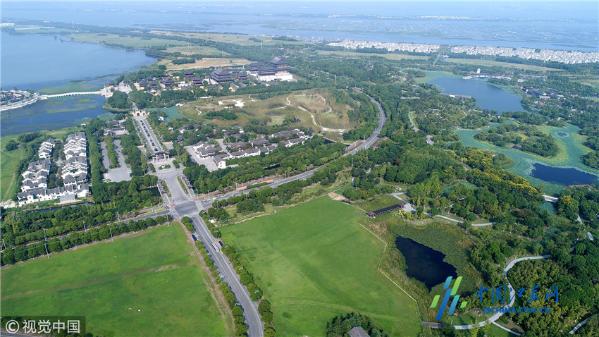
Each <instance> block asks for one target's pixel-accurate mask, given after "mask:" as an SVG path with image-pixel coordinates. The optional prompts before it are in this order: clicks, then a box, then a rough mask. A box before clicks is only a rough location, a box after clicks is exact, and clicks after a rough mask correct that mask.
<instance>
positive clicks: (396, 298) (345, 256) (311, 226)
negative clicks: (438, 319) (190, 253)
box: [222, 197, 420, 337]
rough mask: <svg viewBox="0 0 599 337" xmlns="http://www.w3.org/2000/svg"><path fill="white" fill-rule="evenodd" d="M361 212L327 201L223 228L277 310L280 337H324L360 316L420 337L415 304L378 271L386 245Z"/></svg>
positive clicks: (226, 238)
mask: <svg viewBox="0 0 599 337" xmlns="http://www.w3.org/2000/svg"><path fill="white" fill-rule="evenodd" d="M363 220H365V216H364V215H363V213H362V212H360V211H359V210H358V209H357V208H354V207H352V206H349V205H347V204H344V203H342V202H338V201H333V200H331V199H329V198H328V197H320V198H317V199H314V200H312V201H309V202H306V203H303V204H300V205H298V206H294V207H291V208H286V209H282V210H279V211H278V212H277V213H275V214H274V215H270V216H264V217H259V218H255V219H253V220H250V221H247V222H242V223H239V224H236V225H231V226H229V227H225V228H223V231H222V232H223V239H224V242H225V244H230V245H233V246H234V247H236V248H237V249H238V250H239V251H240V253H241V254H242V256H244V257H245V259H246V264H247V267H248V268H249V269H250V270H251V272H252V273H253V274H254V277H255V278H256V279H257V283H258V285H260V286H261V288H262V289H263V290H264V293H265V296H266V298H267V299H268V300H269V301H270V302H271V303H272V310H273V313H274V322H275V326H276V329H277V335H280V336H310V337H316V336H324V334H325V328H326V323H327V322H328V321H329V320H330V319H331V318H333V317H334V316H335V315H337V314H341V313H348V312H360V313H362V314H365V315H368V316H369V317H371V318H372V319H373V320H374V322H375V323H376V324H377V325H379V326H380V327H382V328H384V329H385V330H386V331H387V332H388V333H389V334H390V335H391V336H416V335H417V334H418V331H419V330H420V317H419V314H418V309H417V306H416V303H415V302H414V301H412V300H411V299H410V298H409V297H408V296H407V295H406V294H405V293H403V292H402V290H400V289H399V288H398V287H397V286H395V285H394V284H393V283H392V282H391V281H390V280H389V279H387V278H385V276H384V275H383V274H382V273H380V272H379V271H378V265H379V261H380V259H381V257H382V255H383V251H384V249H385V247H384V243H383V242H382V241H380V240H379V239H378V238H376V237H375V236H374V235H373V234H371V233H370V232H368V231H367V230H366V229H365V228H364V227H362V226H361V225H360V221H363Z"/></svg>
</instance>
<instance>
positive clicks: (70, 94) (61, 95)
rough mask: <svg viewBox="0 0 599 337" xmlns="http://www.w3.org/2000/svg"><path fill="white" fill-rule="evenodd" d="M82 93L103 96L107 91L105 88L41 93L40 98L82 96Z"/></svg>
mask: <svg viewBox="0 0 599 337" xmlns="http://www.w3.org/2000/svg"><path fill="white" fill-rule="evenodd" d="M80 95H102V96H105V91H104V90H98V91H74V92H65V93H62V94H54V95H40V99H48V98H58V97H66V96H80Z"/></svg>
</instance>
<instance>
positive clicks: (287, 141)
mask: <svg viewBox="0 0 599 337" xmlns="http://www.w3.org/2000/svg"><path fill="white" fill-rule="evenodd" d="M229 136H231V135H229ZM310 138H312V136H311V135H307V134H306V133H305V132H304V131H302V130H299V129H293V130H283V131H279V132H276V133H273V134H271V135H269V136H260V137H258V138H256V139H253V140H250V141H247V142H245V141H236V142H230V143H225V144H223V145H224V148H221V146H220V145H218V144H212V143H199V144H197V145H195V146H194V147H193V150H194V151H195V153H196V154H197V155H198V156H199V157H201V158H212V159H213V160H214V163H215V164H216V167H217V168H219V169H223V168H226V167H227V163H226V161H227V160H229V159H237V158H248V157H255V156H259V155H262V154H264V155H267V154H269V153H271V152H272V151H274V150H276V149H277V148H278V147H279V146H282V147H287V148H288V147H292V146H295V145H298V144H304V142H305V141H306V140H308V139H310Z"/></svg>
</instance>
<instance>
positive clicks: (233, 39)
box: [150, 30, 303, 46]
mask: <svg viewBox="0 0 599 337" xmlns="http://www.w3.org/2000/svg"><path fill="white" fill-rule="evenodd" d="M150 33H151V34H154V35H156V36H165V37H169V36H182V37H188V38H195V39H203V40H208V41H216V42H224V43H233V44H238V45H242V46H259V45H260V43H262V44H266V45H273V44H280V45H289V44H293V45H295V44H303V42H301V41H283V40H276V39H273V38H271V37H266V36H251V35H244V34H233V33H231V34H227V33H207V32H172V31H164V30H152V31H150Z"/></svg>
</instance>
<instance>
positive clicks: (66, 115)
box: [0, 95, 110, 136]
mask: <svg viewBox="0 0 599 337" xmlns="http://www.w3.org/2000/svg"><path fill="white" fill-rule="evenodd" d="M103 104H104V98H103V97H102V96H94V95H89V96H87V95H86V96H67V97H61V98H53V99H47V100H43V101H39V102H37V103H35V104H32V105H28V106H26V107H24V108H21V109H14V110H8V111H3V112H2V113H1V114H0V134H2V136H6V135H14V134H19V133H24V132H33V131H40V130H56V129H62V128H65V127H69V126H75V125H79V124H81V123H82V122H83V121H85V120H87V119H92V118H95V117H98V116H102V115H108V114H110V113H109V112H107V111H106V110H104V109H103V108H102V105H103Z"/></svg>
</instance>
